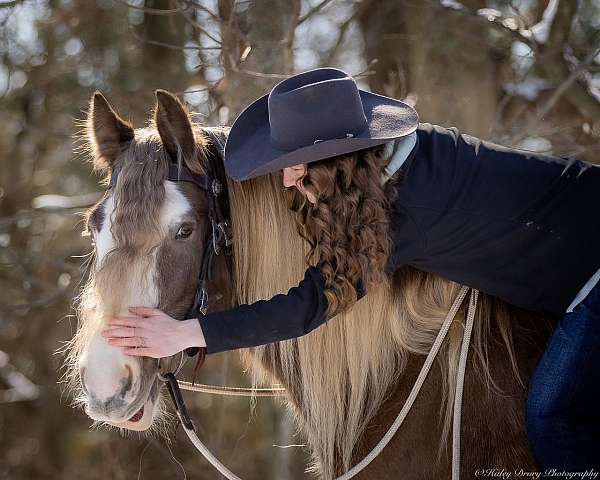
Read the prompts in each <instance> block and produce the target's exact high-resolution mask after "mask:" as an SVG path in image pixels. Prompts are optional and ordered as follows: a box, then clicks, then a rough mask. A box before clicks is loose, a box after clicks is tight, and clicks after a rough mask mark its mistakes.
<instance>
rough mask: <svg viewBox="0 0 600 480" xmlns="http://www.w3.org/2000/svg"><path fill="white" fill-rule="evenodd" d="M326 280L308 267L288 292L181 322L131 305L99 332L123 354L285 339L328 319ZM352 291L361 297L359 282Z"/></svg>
mask: <svg viewBox="0 0 600 480" xmlns="http://www.w3.org/2000/svg"><path fill="white" fill-rule="evenodd" d="M324 284H325V283H324V278H323V276H322V273H321V271H320V270H319V269H318V268H317V267H309V268H308V269H307V270H306V273H305V275H304V279H303V280H302V281H301V282H300V284H299V285H298V286H296V287H292V288H290V289H289V290H288V293H287V294H278V295H275V296H274V297H272V298H271V299H270V300H259V301H258V302H255V303H252V304H244V305H240V306H239V307H236V308H232V309H229V310H224V311H221V312H214V313H209V314H208V315H203V316H201V317H200V318H197V319H188V320H183V321H179V320H176V319H174V318H172V317H170V316H169V315H167V314H166V313H164V312H162V311H161V310H158V309H156V308H148V307H134V308H130V309H129V310H130V312H131V314H132V315H133V316H126V317H117V318H107V319H106V327H107V328H106V329H104V330H103V331H102V335H103V336H104V337H106V340H107V342H108V343H109V344H110V345H113V346H115V347H119V348H121V349H122V350H123V352H124V353H125V354H127V355H135V356H146V357H153V358H162V357H167V356H170V355H175V354H176V353H178V352H181V351H182V350H186V349H187V350H188V353H189V354H190V355H193V354H194V353H195V350H196V348H197V347H204V346H205V347H206V352H207V353H217V352H222V351H225V350H234V349H237V348H248V347H255V346H258V345H264V344H266V343H272V342H278V341H281V340H287V339H290V338H295V337H300V336H302V335H305V334H307V333H308V332H310V331H311V330H314V329H315V328H317V327H318V326H319V325H322V324H323V323H325V322H326V321H327V320H329V317H328V316H327V314H326V311H327V297H326V296H325V293H324ZM356 289H357V292H356V293H357V297H358V298H362V297H363V296H364V295H365V291H364V289H363V286H362V285H361V284H359V285H357V287H356Z"/></svg>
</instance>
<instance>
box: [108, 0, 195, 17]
mask: <svg viewBox="0 0 600 480" xmlns="http://www.w3.org/2000/svg"><path fill="white" fill-rule="evenodd" d="M116 2H117V3H120V4H121V5H125V6H126V7H128V8H131V9H132V10H140V11H142V12H144V13H147V14H148V15H164V16H169V15H177V14H178V13H182V12H185V11H186V10H187V9H188V8H189V5H186V6H185V7H183V8H170V9H165V10H162V9H160V8H149V7H139V6H137V5H131V4H130V3H128V2H127V1H126V0H116Z"/></svg>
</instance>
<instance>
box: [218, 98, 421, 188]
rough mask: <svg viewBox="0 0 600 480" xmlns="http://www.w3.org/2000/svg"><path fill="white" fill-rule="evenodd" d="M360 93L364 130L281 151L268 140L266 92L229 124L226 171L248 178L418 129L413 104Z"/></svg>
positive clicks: (244, 178)
mask: <svg viewBox="0 0 600 480" xmlns="http://www.w3.org/2000/svg"><path fill="white" fill-rule="evenodd" d="M359 93H360V96H361V100H362V104H363V109H364V112H365V116H366V118H367V124H368V127H367V128H366V129H365V131H363V132H361V133H360V134H358V135H355V136H354V137H352V138H340V139H333V140H323V141H318V142H317V143H315V144H313V145H308V146H306V147H301V148H298V149H296V150H291V151H286V150H281V149H279V148H277V147H276V146H275V145H273V143H272V142H271V132H270V126H269V108H268V101H269V95H268V94H267V95H265V96H263V97H261V98H259V99H258V100H256V101H255V102H254V103H252V104H251V105H250V106H248V107H247V108H246V109H245V110H244V111H243V112H242V113H241V114H240V115H239V116H238V118H237V119H236V120H235V122H234V124H233V126H232V127H231V130H230V132H229V135H228V138H227V142H226V144H225V171H226V172H227V174H228V175H229V176H230V177H231V178H233V179H234V180H238V181H241V180H248V179H250V178H254V177H258V176H260V175H265V174H267V173H271V172H275V171H277V170H281V169H283V168H286V167H291V166H293V165H298V164H300V163H310V162H315V161H317V160H322V159H324V158H329V157H334V156H336V155H342V154H345V153H350V152H355V151H357V150H362V149H364V148H369V147H374V146H376V145H381V144H383V143H387V142H388V141H390V140H394V139H396V138H399V137H403V136H405V135H409V134H411V133H412V132H414V131H415V130H416V129H417V126H418V124H419V116H418V114H417V112H416V110H415V109H414V108H413V107H412V106H410V105H408V104H407V103H404V102H402V101H400V100H396V99H394V98H389V97H385V96H383V95H378V94H376V93H371V92H367V91H365V90H359ZM315 140H317V139H315ZM252 159H255V160H254V161H252Z"/></svg>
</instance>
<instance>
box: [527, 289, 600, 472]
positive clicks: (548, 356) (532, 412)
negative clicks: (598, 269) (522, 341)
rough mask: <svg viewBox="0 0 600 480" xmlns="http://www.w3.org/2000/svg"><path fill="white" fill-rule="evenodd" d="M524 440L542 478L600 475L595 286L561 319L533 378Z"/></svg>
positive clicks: (599, 321) (599, 314)
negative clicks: (550, 473)
mask: <svg viewBox="0 0 600 480" xmlns="http://www.w3.org/2000/svg"><path fill="white" fill-rule="evenodd" d="M527 435H528V437H529V443H530V445H531V448H532V450H533V454H534V457H535V460H536V462H537V463H538V466H539V468H540V470H541V471H542V472H544V471H546V470H548V469H553V468H554V469H556V470H561V471H562V470H565V471H583V470H586V469H590V468H594V469H595V470H600V284H597V285H596V286H595V287H594V288H593V289H592V290H591V291H590V292H589V294H588V295H587V296H586V298H585V299H584V300H583V301H582V302H581V303H579V304H578V305H577V306H576V307H575V308H574V309H573V311H572V312H571V313H567V314H565V316H564V317H563V318H562V319H561V321H560V322H559V324H558V326H557V328H556V330H555V332H554V334H553V335H552V337H551V338H550V341H549V343H548V346H547V347H546V351H545V352H544V355H543V356H542V359H541V360H540V363H539V364H538V366H537V367H536V369H535V371H534V373H533V376H532V378H531V382H530V385H529V393H528V400H527Z"/></svg>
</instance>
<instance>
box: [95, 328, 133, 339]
mask: <svg viewBox="0 0 600 480" xmlns="http://www.w3.org/2000/svg"><path fill="white" fill-rule="evenodd" d="M138 333H139V332H138ZM102 335H103V336H104V337H111V338H112V337H134V336H135V328H133V327H114V328H107V329H105V330H102Z"/></svg>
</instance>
